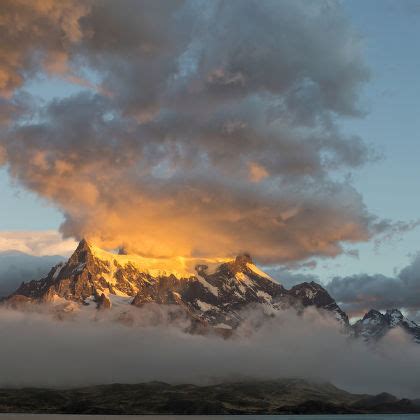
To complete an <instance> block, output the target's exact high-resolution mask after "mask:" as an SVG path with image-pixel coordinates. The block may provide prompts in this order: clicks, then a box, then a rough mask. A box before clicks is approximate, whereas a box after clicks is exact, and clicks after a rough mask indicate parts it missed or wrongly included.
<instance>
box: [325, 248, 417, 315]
mask: <svg viewBox="0 0 420 420" xmlns="http://www.w3.org/2000/svg"><path fill="white" fill-rule="evenodd" d="M326 288H327V289H328V291H329V292H330V294H331V295H332V296H333V297H334V298H335V299H336V300H337V302H339V304H340V305H341V307H342V308H343V309H344V310H345V311H346V312H348V313H349V314H350V315H355V316H358V315H359V316H360V315H363V314H364V313H365V312H367V311H368V310H369V309H372V308H373V309H377V310H385V309H391V308H400V309H404V310H406V311H407V312H408V313H409V318H411V319H413V320H415V321H420V254H418V255H417V256H416V257H415V258H413V261H412V262H411V264H409V265H408V266H407V267H405V268H404V269H402V270H401V271H400V272H399V273H398V274H397V275H396V276H395V277H388V276H384V275H381V274H376V275H368V274H359V275H354V276H349V277H336V278H334V279H333V280H332V281H331V282H330V283H329V284H328V285H327V286H326Z"/></svg>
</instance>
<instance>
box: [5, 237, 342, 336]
mask: <svg viewBox="0 0 420 420" xmlns="http://www.w3.org/2000/svg"><path fill="white" fill-rule="evenodd" d="M121 299H123V301H124V302H125V303H126V304H131V305H134V306H139V307H141V306H143V305H145V304H148V303H156V304H166V305H177V306H178V307H179V308H180V309H182V311H183V313H186V314H187V315H188V316H190V317H191V318H192V319H194V320H196V321H199V322H200V323H202V324H204V325H210V326H212V327H216V328H222V329H232V328H235V327H237V326H238V325H239V323H240V322H241V313H240V312H241V310H242V309H244V308H245V307H247V306H253V305H254V306H257V305H260V307H262V308H263V309H264V310H265V311H267V312H270V311H273V310H274V311H275V310H280V309H282V308H285V307H289V306H290V305H293V306H295V307H297V308H299V307H306V306H316V307H317V308H319V309H321V310H325V311H328V312H331V313H333V315H334V316H335V317H336V318H337V319H339V320H340V321H341V322H343V323H344V324H348V319H347V316H346V315H345V313H344V312H343V311H341V309H340V308H339V307H338V305H337V304H336V303H335V301H334V300H333V299H332V298H331V296H330V295H329V294H328V293H327V292H326V291H325V289H323V288H322V287H321V286H320V285H318V284H316V283H303V284H301V285H298V286H295V287H294V288H293V289H292V290H290V291H288V290H286V289H285V288H284V287H283V286H282V285H281V284H279V283H278V282H276V281H275V280H273V279H272V278H271V277H270V276H268V275H267V274H265V273H264V272H263V271H261V270H260V269H259V268H257V267H256V266H255V265H254V263H253V261H252V259H251V257H250V256H249V255H240V256H238V257H236V259H234V260H224V261H214V260H196V259H175V260H165V259H154V260H151V259H146V258H142V257H138V256H130V255H126V253H125V252H124V253H122V252H120V253H119V254H112V253H109V252H106V251H104V250H101V249H99V248H97V247H95V246H93V245H91V244H89V243H88V242H87V241H85V240H82V241H81V242H80V244H79V246H78V247H77V249H76V251H75V252H74V253H73V255H72V256H71V257H70V258H69V260H68V261H67V262H66V263H60V264H58V265H56V266H55V267H53V268H52V269H51V271H50V272H49V274H48V275H47V276H46V277H45V278H43V279H41V280H37V281H30V282H29V283H23V284H22V285H21V286H20V287H19V288H18V290H16V292H15V293H13V294H12V295H11V296H9V297H8V298H7V299H6V303H9V304H10V305H14V306H17V305H19V304H20V303H21V302H24V303H25V304H27V303H52V304H54V303H55V302H62V301H63V300H65V301H71V302H75V303H78V304H80V305H89V304H96V307H97V308H98V309H109V308H112V305H113V301H114V302H115V301H118V302H121Z"/></svg>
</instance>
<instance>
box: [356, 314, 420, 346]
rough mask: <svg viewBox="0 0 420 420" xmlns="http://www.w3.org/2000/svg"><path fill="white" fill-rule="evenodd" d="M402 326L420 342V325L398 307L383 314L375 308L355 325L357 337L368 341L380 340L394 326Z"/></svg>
mask: <svg viewBox="0 0 420 420" xmlns="http://www.w3.org/2000/svg"><path fill="white" fill-rule="evenodd" d="M397 327H400V328H402V329H403V330H404V331H405V332H407V333H408V334H409V335H411V336H412V337H413V340H414V341H415V342H417V343H420V326H419V325H417V324H416V323H415V322H413V321H409V320H408V319H407V318H406V317H405V316H404V315H403V314H402V313H401V311H399V310H398V309H389V310H387V311H386V312H385V314H382V313H381V312H379V311H376V310H374V309H372V310H370V311H369V312H368V313H366V314H365V316H364V317H363V318H362V319H360V320H359V321H357V322H356V323H355V324H354V325H353V330H354V332H355V335H356V336H357V337H362V338H363V339H364V340H366V341H372V340H378V339H380V338H382V337H384V336H385V335H386V334H387V333H388V332H389V331H390V330H392V329H393V328H397Z"/></svg>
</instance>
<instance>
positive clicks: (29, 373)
mask: <svg viewBox="0 0 420 420" xmlns="http://www.w3.org/2000/svg"><path fill="white" fill-rule="evenodd" d="M113 316H114V315H113ZM169 316H170V315H169V314H168V313H167V312H165V309H163V308H162V307H159V308H158V307H156V306H151V307H149V308H143V309H137V308H134V310H133V311H132V312H131V314H130V317H131V319H132V321H133V322H132V323H131V324H130V325H128V324H127V323H121V322H115V320H114V319H112V316H111V315H110V314H105V313H100V312H99V317H96V316H95V318H92V316H90V315H86V314H83V313H82V314H79V315H77V316H76V318H69V319H65V320H57V319H53V318H52V317H51V314H46V313H38V312H31V313H24V312H18V311H14V310H9V309H4V308H3V309H0V343H1V344H0V386H1V387H23V386H43V387H75V386H85V385H93V384H109V383H115V382H119V383H137V382H145V381H153V380H158V381H166V382H171V383H185V382H190V383H191V382H193V383H198V384H205V383H214V382H222V381H225V380H229V381H233V380H240V379H254V378H255V379H276V378H282V377H302V378H309V379H317V380H327V381H331V382H332V383H334V384H335V385H337V386H339V387H341V388H344V389H346V390H349V391H352V392H361V393H362V392H368V393H379V392H383V391H386V392H391V393H393V394H395V395H398V396H404V397H410V398H412V397H415V398H418V397H420V381H419V380H418V378H419V377H420V346H419V345H415V344H414V343H411V342H410V341H409V338H408V337H407V336H406V335H405V334H404V333H403V332H402V331H400V330H395V331H393V332H392V333H391V334H389V335H388V337H387V338H386V339H384V340H383V341H382V343H381V344H380V345H379V346H378V347H377V348H376V349H375V350H374V351H373V350H372V349H369V348H368V347H367V346H366V345H365V344H363V343H362V342H360V341H355V340H351V339H349V338H348V337H346V336H345V335H343V334H341V333H340V329H339V327H338V325H337V323H336V322H335V321H334V320H332V319H329V318H327V317H324V316H321V315H320V314H319V313H318V312H317V311H316V310H313V309H307V310H306V311H305V313H304V315H303V316H297V315H296V314H295V313H293V312H291V311H284V312H281V313H279V315H278V316H276V317H274V318H270V319H268V320H266V321H265V322H263V323H262V322H261V321H262V314H261V313H260V312H258V311H249V312H248V313H247V320H246V322H244V324H243V326H242V327H241V328H240V329H239V331H238V334H237V336H235V337H234V338H231V339H223V338H221V337H220V336H218V335H206V336H203V335H190V334H187V333H185V332H183V331H182V328H180V327H185V326H186V325H187V322H188V321H187V320H186V319H181V320H179V321H178V323H177V325H172V324H169V323H168V322H166V320H167V319H168V317H169ZM256 325H258V328H257V329H255V327H256Z"/></svg>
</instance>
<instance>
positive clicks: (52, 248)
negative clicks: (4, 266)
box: [0, 230, 77, 256]
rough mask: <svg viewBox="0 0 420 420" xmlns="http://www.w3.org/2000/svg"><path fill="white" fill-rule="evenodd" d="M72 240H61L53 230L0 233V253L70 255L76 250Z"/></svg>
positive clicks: (75, 244)
mask: <svg viewBox="0 0 420 420" xmlns="http://www.w3.org/2000/svg"><path fill="white" fill-rule="evenodd" d="M76 246H77V243H76V242H75V241H74V240H73V239H65V240H63V238H62V236H61V234H60V233H59V232H57V231H54V230H47V231H0V253H1V252H7V251H19V252H23V253H25V254H29V255H34V256H42V255H63V256H67V255H70V254H71V253H72V252H73V251H74V250H75V249H76Z"/></svg>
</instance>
